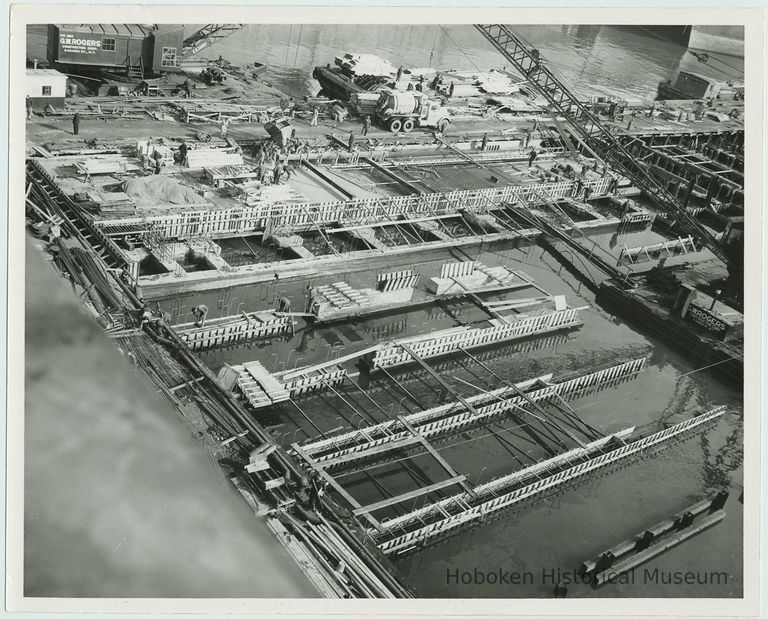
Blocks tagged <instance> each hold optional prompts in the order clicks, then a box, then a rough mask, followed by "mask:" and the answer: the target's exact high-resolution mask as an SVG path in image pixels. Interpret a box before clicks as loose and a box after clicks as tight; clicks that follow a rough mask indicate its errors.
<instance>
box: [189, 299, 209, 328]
mask: <svg viewBox="0 0 768 619" xmlns="http://www.w3.org/2000/svg"><path fill="white" fill-rule="evenodd" d="M192 315H193V316H194V317H195V326H196V327H202V326H203V325H204V324H205V319H206V317H207V316H208V306H206V305H202V304H201V305H195V307H193V308H192Z"/></svg>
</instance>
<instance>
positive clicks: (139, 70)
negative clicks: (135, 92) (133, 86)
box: [125, 56, 144, 80]
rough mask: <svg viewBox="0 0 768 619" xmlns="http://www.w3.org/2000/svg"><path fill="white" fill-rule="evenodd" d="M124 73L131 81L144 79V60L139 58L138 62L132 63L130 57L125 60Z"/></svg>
mask: <svg viewBox="0 0 768 619" xmlns="http://www.w3.org/2000/svg"><path fill="white" fill-rule="evenodd" d="M125 72H126V74H127V75H128V77H129V78H131V79H140V80H143V79H144V59H143V58H142V57H141V56H139V61H138V62H136V63H134V62H133V61H132V59H131V57H130V56H128V57H127V58H126V59H125Z"/></svg>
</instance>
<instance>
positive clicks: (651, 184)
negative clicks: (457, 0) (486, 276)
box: [475, 24, 735, 267]
mask: <svg viewBox="0 0 768 619" xmlns="http://www.w3.org/2000/svg"><path fill="white" fill-rule="evenodd" d="M475 28H477V30H479V31H480V33H481V34H482V35H483V36H484V37H485V38H486V39H487V40H488V41H489V42H490V43H491V45H493V46H494V47H495V48H496V49H497V50H498V51H499V52H500V53H501V54H502V55H503V56H504V57H505V58H506V59H507V60H508V61H509V62H511V63H512V64H513V65H514V67H515V68H516V69H517V70H518V71H519V72H520V73H522V74H523V75H524V76H525V77H526V79H527V80H528V83H530V84H531V86H533V87H534V88H536V89H537V90H538V91H539V93H541V95H542V96H543V97H544V98H545V99H546V100H547V101H548V102H549V103H550V104H551V105H552V106H553V107H554V108H555V109H556V110H557V111H558V112H559V113H560V114H562V115H563V116H565V118H566V119H567V120H568V121H569V122H570V124H571V125H572V126H573V127H574V129H575V130H576V131H577V132H578V133H579V134H581V136H582V137H583V139H584V141H585V142H586V144H588V145H589V146H590V147H591V148H592V149H594V151H595V152H596V153H598V154H599V155H600V156H601V157H602V158H603V159H604V160H605V161H607V162H608V163H610V164H611V166H613V167H614V168H615V169H616V170H618V171H619V172H620V173H621V174H623V175H624V176H626V177H627V178H628V179H630V181H632V183H633V184H635V185H636V186H637V187H638V188H640V189H641V190H642V191H643V192H644V193H645V194H646V195H647V196H648V197H649V198H650V199H651V200H652V201H653V202H654V203H655V204H656V206H657V207H658V208H660V209H661V210H663V211H667V212H669V211H673V212H674V214H675V217H676V219H677V220H678V222H680V223H681V224H682V225H683V226H685V227H687V228H688V229H689V230H690V231H691V232H692V233H693V234H694V235H695V236H696V237H697V238H698V240H699V241H700V242H701V243H702V244H704V245H705V246H706V247H707V248H708V249H709V250H710V251H711V252H712V253H713V254H714V255H715V256H717V257H718V258H719V259H720V260H722V261H723V262H724V263H726V264H727V265H728V266H729V267H731V266H735V265H733V263H732V260H731V259H730V258H729V257H728V255H727V254H726V252H725V251H724V250H723V248H722V246H721V245H720V243H718V242H717V240H716V239H715V238H714V236H713V235H712V234H711V233H710V232H709V230H707V228H705V227H704V226H703V225H702V224H701V223H699V222H698V221H697V220H696V219H695V218H694V217H692V216H691V215H690V214H689V213H688V212H687V211H686V209H685V206H684V205H683V204H682V203H680V202H679V201H678V200H677V198H675V196H674V195H672V193H670V192H669V191H668V190H667V189H666V187H664V185H662V184H661V183H660V182H659V181H657V180H656V179H655V178H653V176H652V175H651V174H650V172H649V171H648V168H647V167H646V164H644V163H643V162H642V161H640V160H639V158H637V157H636V156H633V155H632V154H630V152H629V151H628V150H627V149H626V148H625V147H624V145H623V144H622V143H621V142H619V140H617V139H616V137H615V136H614V135H613V133H611V131H610V130H609V129H608V128H607V127H605V126H604V125H603V124H602V123H601V122H600V119H599V118H597V116H595V114H593V113H592V112H591V111H590V110H589V109H588V108H587V107H586V106H585V105H584V104H583V103H582V102H581V101H579V100H578V99H577V98H576V96H575V95H574V94H573V93H571V92H570V90H569V89H568V88H567V87H566V86H565V85H564V84H563V83H562V82H561V81H560V80H559V79H558V78H557V76H555V75H554V74H553V73H552V71H550V70H549V69H548V68H547V67H546V66H544V65H543V64H542V63H541V62H540V57H539V52H538V51H537V50H535V49H530V48H529V46H528V45H527V44H526V43H525V42H524V41H522V40H521V39H520V38H519V37H518V36H517V35H515V34H514V33H513V32H512V31H511V30H510V29H509V28H508V27H507V26H505V25H502V24H476V25H475Z"/></svg>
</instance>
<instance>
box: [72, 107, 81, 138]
mask: <svg viewBox="0 0 768 619" xmlns="http://www.w3.org/2000/svg"><path fill="white" fill-rule="evenodd" d="M72 133H73V134H74V135H79V134H80V112H75V115H74V116H73V117H72Z"/></svg>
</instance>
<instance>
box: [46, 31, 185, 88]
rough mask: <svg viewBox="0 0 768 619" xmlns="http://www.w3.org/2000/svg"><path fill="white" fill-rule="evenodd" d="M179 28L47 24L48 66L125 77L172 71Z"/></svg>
mask: <svg viewBox="0 0 768 619" xmlns="http://www.w3.org/2000/svg"><path fill="white" fill-rule="evenodd" d="M183 43H184V26H182V25H164V26H156V25H147V24H49V25H48V54H47V56H48V62H49V63H50V64H51V65H52V66H56V67H66V68H68V69H74V70H81V71H82V70H89V69H90V70H96V71H98V70H108V71H113V72H119V73H123V72H124V73H126V74H127V76H128V77H131V78H138V79H143V78H144V77H145V76H149V75H152V74H157V73H160V72H163V71H168V70H175V69H176V67H177V66H178V64H179V62H178V59H179V57H180V55H181V50H182V46H183Z"/></svg>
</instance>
